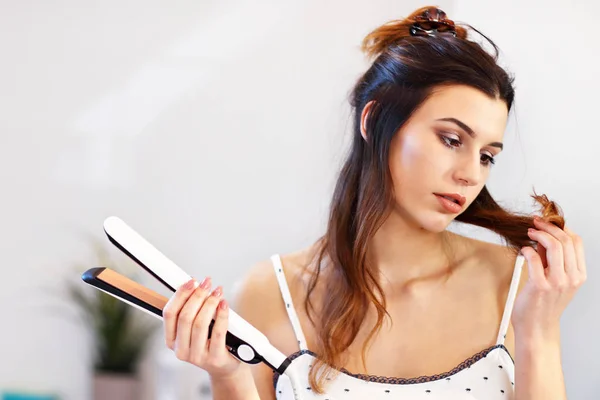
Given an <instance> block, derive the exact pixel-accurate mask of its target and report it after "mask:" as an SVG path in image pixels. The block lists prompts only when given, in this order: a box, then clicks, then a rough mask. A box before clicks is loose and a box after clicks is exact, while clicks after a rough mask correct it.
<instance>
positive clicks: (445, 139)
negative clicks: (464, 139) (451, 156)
mask: <svg viewBox="0 0 600 400" xmlns="http://www.w3.org/2000/svg"><path fill="white" fill-rule="evenodd" d="M440 138H441V139H442V143H444V144H445V145H446V146H448V147H457V146H454V145H453V144H452V143H457V144H459V145H460V140H456V139H452V138H449V137H447V136H440Z"/></svg>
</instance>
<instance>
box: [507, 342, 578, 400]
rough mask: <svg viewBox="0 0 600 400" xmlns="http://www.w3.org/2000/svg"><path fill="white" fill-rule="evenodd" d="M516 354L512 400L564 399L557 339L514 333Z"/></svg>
mask: <svg viewBox="0 0 600 400" xmlns="http://www.w3.org/2000/svg"><path fill="white" fill-rule="evenodd" d="M558 336H559V335H558ZM515 353H516V354H515V400H538V399H540V400H541V399H544V400H550V399H552V400H554V399H556V400H559V399H560V400H566V399H567V393H566V388H565V380H564V376H563V371H562V367H561V351H560V337H558V338H557V339H545V338H536V337H534V336H531V335H528V336H526V335H520V336H519V335H518V334H516V335H515Z"/></svg>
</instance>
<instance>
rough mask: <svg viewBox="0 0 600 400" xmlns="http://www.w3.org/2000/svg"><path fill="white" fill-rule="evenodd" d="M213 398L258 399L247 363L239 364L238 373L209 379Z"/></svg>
mask: <svg viewBox="0 0 600 400" xmlns="http://www.w3.org/2000/svg"><path fill="white" fill-rule="evenodd" d="M210 382H211V386H212V394H213V400H260V397H259V396H258V390H257V389H256V384H255V383H254V379H253V376H252V372H251V371H250V368H249V366H248V365H247V364H244V365H242V366H241V368H240V371H239V374H238V375H236V376H234V377H229V378H213V377H212V376H211V379H210Z"/></svg>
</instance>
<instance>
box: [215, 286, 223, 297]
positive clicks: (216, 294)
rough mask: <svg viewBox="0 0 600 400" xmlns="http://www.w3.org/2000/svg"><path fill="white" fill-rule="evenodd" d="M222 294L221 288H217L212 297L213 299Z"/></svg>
mask: <svg viewBox="0 0 600 400" xmlns="http://www.w3.org/2000/svg"><path fill="white" fill-rule="evenodd" d="M222 294H223V288H222V287H221V286H219V287H217V288H216V289H215V290H214V291H213V292H212V295H213V296H215V297H219V296H221V295H222Z"/></svg>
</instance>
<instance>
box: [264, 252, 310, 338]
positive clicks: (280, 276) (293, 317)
mask: <svg viewBox="0 0 600 400" xmlns="http://www.w3.org/2000/svg"><path fill="white" fill-rule="evenodd" d="M271 261H272V262H273V268H274V269H275V276H276V277H277V282H278V283H279V289H280V290H281V296H282V297H283V301H284V303H285V309H286V311H287V313H288V317H289V318H290V322H291V323H292V328H294V333H295V334H296V339H297V340H298V347H299V348H300V350H306V349H307V346H306V339H305V338H304V333H303V332H302V327H301V326H300V320H299V319H298V315H297V314H296V310H295V309H294V303H293V302H292V296H291V294H290V289H289V287H288V284H287V281H286V280H285V274H284V273H283V263H282V262H281V257H280V256H279V254H274V255H272V256H271Z"/></svg>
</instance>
